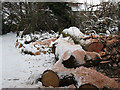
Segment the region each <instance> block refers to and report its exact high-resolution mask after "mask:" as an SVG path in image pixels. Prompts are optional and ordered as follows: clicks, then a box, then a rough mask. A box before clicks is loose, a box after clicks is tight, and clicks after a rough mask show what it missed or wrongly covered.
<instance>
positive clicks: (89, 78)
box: [52, 62, 118, 88]
mask: <svg viewBox="0 0 120 90" xmlns="http://www.w3.org/2000/svg"><path fill="white" fill-rule="evenodd" d="M52 70H53V71H55V72H59V73H63V72H64V73H67V74H69V73H72V74H73V75H74V76H75V78H76V80H77V82H78V83H77V87H78V88H79V87H80V86H81V85H82V84H87V83H89V84H92V85H94V86H96V87H97V88H104V87H106V86H107V87H108V88H118V83H117V82H115V81H114V79H111V78H109V77H107V76H104V75H103V74H102V73H100V72H97V71H96V70H93V69H90V68H85V67H83V66H81V67H79V68H76V69H67V68H65V67H63V65H62V64H60V63H58V62H57V64H55V66H54V67H53V68H52Z"/></svg>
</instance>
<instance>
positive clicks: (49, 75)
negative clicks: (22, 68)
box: [39, 37, 118, 89]
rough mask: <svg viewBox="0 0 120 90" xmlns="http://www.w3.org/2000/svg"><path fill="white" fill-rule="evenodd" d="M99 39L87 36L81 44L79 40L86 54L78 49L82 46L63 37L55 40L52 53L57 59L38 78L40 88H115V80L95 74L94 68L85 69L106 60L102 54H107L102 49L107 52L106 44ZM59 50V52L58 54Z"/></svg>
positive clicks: (116, 84)
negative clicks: (40, 83) (53, 52)
mask: <svg viewBox="0 0 120 90" xmlns="http://www.w3.org/2000/svg"><path fill="white" fill-rule="evenodd" d="M112 38H113V37H112ZM115 39H116V38H115ZM86 40H90V42H88V41H87V43H85V42H86ZM100 40H101V37H97V38H93V37H89V38H86V39H85V40H84V42H83V41H82V42H83V43H82V46H84V47H85V48H86V51H85V50H84V49H83V48H81V47H80V46H81V45H80V46H76V44H74V43H71V42H70V41H67V40H66V39H64V38H62V39H61V40H57V41H56V48H55V54H56V56H58V58H59V59H58V61H57V62H56V63H55V65H54V66H53V67H52V68H51V69H49V70H45V71H44V72H43V74H42V76H41V78H40V79H39V80H40V81H41V82H42V85H43V86H45V87H49V86H52V87H65V86H68V88H77V89H82V88H94V89H98V88H118V83H117V82H115V80H114V79H111V78H109V77H107V76H105V75H103V74H102V73H100V72H97V71H96V70H95V69H90V68H88V67H90V66H94V65H97V64H99V63H101V62H102V61H105V60H103V54H101V53H105V55H106V53H107V52H106V51H105V50H104V49H105V48H106V49H107V47H108V46H107V43H108V41H107V40H106V41H105V40H104V41H105V42H100ZM116 40H117V39H116ZM117 42H118V41H117ZM65 45H66V47H67V48H66V47H65ZM91 45H92V46H91ZM61 47H62V48H61ZM77 47H80V48H77ZM60 48H61V49H60ZM97 48H98V49H99V50H98V49H97ZM58 50H59V52H57V51H58ZM61 52H62V54H61ZM110 54H111V53H110ZM101 57H102V58H101Z"/></svg>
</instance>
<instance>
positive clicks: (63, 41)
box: [55, 37, 82, 59]
mask: <svg viewBox="0 0 120 90" xmlns="http://www.w3.org/2000/svg"><path fill="white" fill-rule="evenodd" d="M55 43H56V44H55V46H56V50H55V54H56V56H57V57H58V58H59V59H61V58H62V56H63V54H64V53H65V52H66V51H68V50H69V51H70V52H73V51H75V50H78V49H82V47H81V46H80V45H75V44H74V42H73V40H71V38H70V37H66V38H62V37H60V38H58V40H56V41H55Z"/></svg>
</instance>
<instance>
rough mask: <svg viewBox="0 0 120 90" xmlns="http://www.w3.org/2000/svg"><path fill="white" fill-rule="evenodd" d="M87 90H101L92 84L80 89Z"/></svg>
mask: <svg viewBox="0 0 120 90" xmlns="http://www.w3.org/2000/svg"><path fill="white" fill-rule="evenodd" d="M85 89H92V90H99V88H97V87H96V86H95V85H92V84H89V83H88V84H83V85H81V86H80V87H79V90H85Z"/></svg>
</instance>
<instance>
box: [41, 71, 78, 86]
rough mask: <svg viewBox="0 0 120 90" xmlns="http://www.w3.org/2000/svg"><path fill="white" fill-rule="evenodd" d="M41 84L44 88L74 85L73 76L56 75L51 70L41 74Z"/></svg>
mask: <svg viewBox="0 0 120 90" xmlns="http://www.w3.org/2000/svg"><path fill="white" fill-rule="evenodd" d="M41 81H42V84H43V85H44V86H46V87H49V86H53V87H62V86H69V85H71V84H76V81H75V78H74V76H73V74H65V73H58V72H54V71H52V70H46V71H44V73H43V74H42V80H41Z"/></svg>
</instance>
